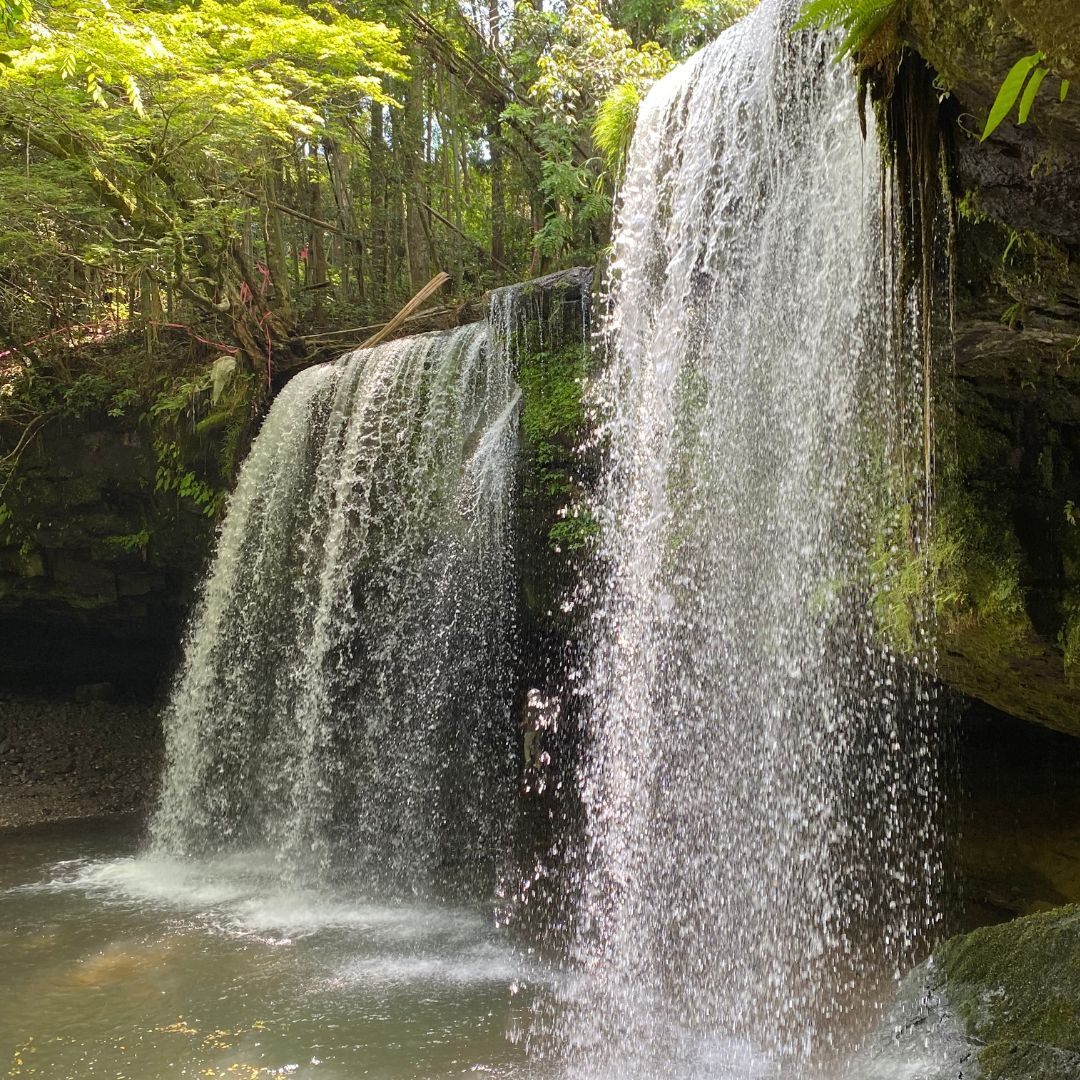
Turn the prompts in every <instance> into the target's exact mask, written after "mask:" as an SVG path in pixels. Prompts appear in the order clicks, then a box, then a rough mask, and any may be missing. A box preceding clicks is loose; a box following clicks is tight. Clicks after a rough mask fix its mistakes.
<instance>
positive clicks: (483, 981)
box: [0, 821, 541, 1080]
mask: <svg viewBox="0 0 1080 1080" xmlns="http://www.w3.org/2000/svg"><path fill="white" fill-rule="evenodd" d="M137 848H138V837H137V835H136V830H135V828H134V826H128V827H127V828H123V827H118V825H117V823H116V822H115V821H112V822H109V823H97V824H92V823H90V824H87V823H84V824H79V825H68V826H46V827H37V828H32V829H22V830H14V831H9V832H0V958H2V969H3V995H2V996H3V997H4V999H5V1004H4V1005H3V1007H2V1008H0V1066H2V1067H3V1069H4V1070H5V1071H4V1072H3V1075H4V1076H5V1077H31V1076H33V1077H43V1078H48V1080H60V1078H67V1077H71V1078H75V1080H85V1078H88V1077H105V1078H109V1080H114V1078H115V1080H119V1078H121V1077H123V1078H130V1080H149V1078H156V1077H162V1078H165V1077H170V1078H171V1077H231V1078H232V1077H237V1078H243V1080H255V1078H263V1077H276V1076H282V1077H296V1078H302V1077H317V1078H320V1080H338V1078H340V1080H346V1078H347V1080H352V1078H359V1077H370V1078H378V1080H410V1078H416V1080H436V1078H444V1077H457V1076H485V1075H486V1076H498V1077H506V1078H511V1077H518V1076H521V1075H524V1066H525V1059H526V1054H525V1049H524V1046H523V1042H522V1040H521V1038H520V1037H519V1035H518V1032H520V1031H521V1030H523V1019H524V1013H525V1011H526V1010H527V1009H528V1007H529V997H530V994H531V988H532V987H534V986H535V985H536V984H537V983H538V982H539V981H541V972H539V971H538V970H536V969H534V968H531V967H530V965H529V964H528V962H527V961H526V960H525V959H524V958H523V957H522V956H521V954H520V953H519V952H517V951H515V950H514V948H513V947H512V946H511V944H510V942H509V941H507V940H506V938H505V936H503V935H502V934H500V932H499V931H498V930H497V929H496V927H495V920H494V917H493V916H492V914H491V913H490V912H486V911H483V910H470V909H467V908H451V907H433V906H425V905H379V904H371V903H364V902H361V901H358V900H355V899H350V897H349V896H347V895H328V894H326V893H316V892H312V891H305V890H299V889H296V888H292V887H290V885H289V883H288V882H287V881H284V880H282V878H281V876H280V873H279V872H278V870H277V868H276V866H275V864H274V862H273V859H272V858H270V857H267V858H260V857H258V856H248V857H245V858H244V859H240V860H229V861H220V862H217V863H215V864H191V863H188V864H179V863H168V862H155V861H151V860H148V859H146V858H143V857H140V856H139V854H138V851H137ZM536 1075H538V1074H537V1073H536V1071H535V1069H530V1070H529V1076H530V1077H534V1076H536Z"/></svg>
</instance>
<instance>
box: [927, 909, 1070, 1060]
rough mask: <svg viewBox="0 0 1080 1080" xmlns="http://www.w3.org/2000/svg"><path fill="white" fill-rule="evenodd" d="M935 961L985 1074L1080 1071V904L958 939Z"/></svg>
mask: <svg viewBox="0 0 1080 1080" xmlns="http://www.w3.org/2000/svg"><path fill="white" fill-rule="evenodd" d="M935 968H936V972H935V974H937V975H938V976H939V978H940V980H941V981H940V983H939V985H940V986H941V989H942V994H943V997H944V1000H945V1001H946V1002H947V1004H948V1007H949V1008H950V1009H951V1010H952V1012H953V1013H954V1014H955V1016H956V1017H957V1019H958V1020H959V1021H960V1022H961V1024H962V1025H963V1027H964V1030H965V1031H966V1032H967V1033H968V1034H969V1035H970V1036H971V1037H972V1038H973V1039H975V1040H977V1041H978V1043H979V1044H981V1048H980V1049H979V1052H978V1062H979V1067H980V1069H981V1070H982V1075H983V1077H984V1080H1076V1077H1078V1076H1080V906H1075V905H1073V906H1069V907H1064V908H1060V909H1057V910H1055V911H1048V912H1044V913H1041V914H1038V915H1029V916H1027V917H1025V918H1023V919H1015V920H1014V921H1012V922H1009V923H1004V924H1002V925H1000V926H987V927H983V928H982V929H981V930H976V931H974V932H973V933H970V934H966V935H965V936H963V937H959V938H953V939H952V940H950V941H947V942H946V943H945V944H944V945H943V946H942V947H941V948H940V949H939V950H938V952H937V954H936V957H935Z"/></svg>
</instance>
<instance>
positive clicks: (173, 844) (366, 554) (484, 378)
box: [152, 296, 520, 895]
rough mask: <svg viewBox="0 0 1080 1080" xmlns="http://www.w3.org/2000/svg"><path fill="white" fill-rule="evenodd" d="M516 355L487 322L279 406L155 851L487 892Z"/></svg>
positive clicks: (231, 552) (324, 372)
mask: <svg viewBox="0 0 1080 1080" xmlns="http://www.w3.org/2000/svg"><path fill="white" fill-rule="evenodd" d="M496 298H497V300H498V296H497V297H496ZM498 302H499V303H500V304H504V300H498ZM511 359H512V358H511V356H510V348H509V345H508V344H507V343H505V342H500V341H499V340H498V339H497V338H496V336H494V335H493V334H492V333H491V332H490V331H489V328H488V325H487V324H484V323H481V324H478V325H474V326H466V327H462V328H460V329H457V330H452V331H449V332H445V333H434V334H427V335H423V336H419V337H414V338H409V339H405V340H402V341H396V342H393V343H391V344H387V345H382V346H379V347H378V348H375V349H369V350H358V351H356V352H353V353H350V354H348V355H346V356H343V357H342V358H341V359H339V360H338V361H337V362H336V363H332V364H326V365H322V366H319V367H314V368H311V369H309V370H307V371H304V372H302V373H301V374H299V375H297V376H295V377H294V378H293V379H292V380H291V381H290V382H289V383H288V385H287V386H286V387H285V389H284V390H283V391H282V392H281V394H280V395H279V396H278V397H277V399H276V400H275V401H274V404H273V407H272V408H271V410H270V413H269V415H268V417H267V419H266V421H265V423H264V425H263V428H262V430H261V431H260V433H259V435H258V437H257V439H256V440H255V443H254V445H253V447H252V450H251V453H250V455H249V456H248V458H247V460H246V461H245V463H244V466H243V469H242V471H241V474H240V477H239V481H238V484H237V488H236V491H235V494H234V495H233V496H232V499H231V501H230V503H229V507H228V513H227V515H226V518H225V521H224V524H223V526H222V529H221V534H220V537H219V542H218V547H217V553H216V557H215V559H214V563H213V566H212V568H211V570H210V573H209V576H208V578H207V580H206V583H205V585H204V588H203V592H202V596H201V600H200V603H199V605H198V609H197V612H196V615H195V617H194V619H193V622H192V625H191V629H190V632H189V635H188V639H187V641H186V648H185V655H184V660H183V665H182V670H181V672H180V674H179V676H178V679H177V682H176V686H175V689H174V692H173V695H172V699H171V702H170V704H169V707H168V711H167V714H166V717H165V727H166V736H167V768H166V774H165V779H164V789H163V794H162V798H161V801H160V805H159V808H158V811H157V814H156V816H155V819H154V821H153V826H152V835H153V846H154V848H155V850H156V851H157V852H159V853H162V854H171V855H194V856H207V855H220V854H225V853H231V852H235V851H252V850H255V851H259V850H265V851H266V852H267V853H268V857H269V858H270V859H278V860H280V861H282V862H284V863H286V864H287V865H288V866H289V867H290V868H295V867H302V868H304V869H305V871H306V872H307V873H309V874H321V873H333V874H336V875H346V874H347V875H350V876H352V877H353V878H355V880H356V881H357V882H358V883H359V884H360V886H361V888H362V889H363V890H364V891H367V892H370V893H379V894H382V895H386V894H391V895H413V894H420V895H424V894H428V893H430V892H432V891H433V890H439V889H442V888H444V887H449V886H453V887H455V888H457V887H463V886H466V885H468V884H469V883H470V882H475V881H477V880H480V881H482V882H483V883H484V884H485V885H486V888H488V889H490V888H491V885H492V880H491V878H492V874H493V873H494V872H495V871H496V869H497V866H498V863H499V860H500V858H501V857H502V853H503V852H504V850H505V847H506V840H507V837H506V835H505V833H506V832H507V830H508V828H509V825H508V822H509V821H510V820H511V813H512V806H513V797H514V792H515V780H514V767H515V760H516V759H515V735H516V732H515V729H514V725H513V723H512V722H511V718H510V701H509V695H510V693H511V689H512V688H511V687H510V686H509V680H508V679H507V675H506V672H507V665H508V663H509V660H510V655H511V649H512V637H513V604H512V594H511V592H510V589H511V565H510V557H509V555H508V552H509V550H510V546H509V543H508V538H507V533H508V529H509V527H510V515H511V501H512V488H513V476H514V470H515V452H516V438H517V435H516V430H517V424H516V415H517V406H518V401H519V398H520V392H519V391H518V389H517V386H516V383H515V379H514V374H513V372H512V370H511Z"/></svg>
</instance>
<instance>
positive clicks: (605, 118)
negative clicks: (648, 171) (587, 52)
mask: <svg viewBox="0 0 1080 1080" xmlns="http://www.w3.org/2000/svg"><path fill="white" fill-rule="evenodd" d="M640 104H641V94H640V92H639V90H638V88H637V86H636V84H634V83H632V82H621V83H619V85H618V86H616V87H615V89H614V90H612V91H611V92H610V93H609V94H608V95H607V97H605V98H604V100H603V101H602V102H600V107H599V108H598V109H597V111H596V120H595V121H594V123H593V129H592V131H593V141H594V142H595V143H596V145H597V148H598V149H599V150H600V153H601V154H602V155H603V157H604V163H605V164H606V165H607V167H608V170H609V171H610V172H611V173H613V174H614V175H615V176H616V177H617V178H618V179H622V176H623V173H624V172H625V171H626V161H627V158H628V157H629V155H630V142H631V140H632V139H633V137H634V125H635V124H636V123H637V114H638V107H639V106H640Z"/></svg>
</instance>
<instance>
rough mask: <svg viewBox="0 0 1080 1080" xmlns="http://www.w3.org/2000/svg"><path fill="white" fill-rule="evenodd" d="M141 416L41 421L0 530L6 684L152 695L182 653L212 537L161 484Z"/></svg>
mask: <svg viewBox="0 0 1080 1080" xmlns="http://www.w3.org/2000/svg"><path fill="white" fill-rule="evenodd" d="M159 468H160V463H159V462H158V460H157V455H156V454H155V450H154V438H153V435H152V433H151V431H150V430H149V428H148V427H147V426H146V425H145V424H144V423H137V422H136V423H132V422H128V421H125V420H124V419H122V418H110V417H108V416H106V415H104V414H94V413H91V414H89V415H86V416H83V417H80V418H67V419H63V420H58V421H56V422H55V423H52V424H50V425H48V426H46V427H45V429H44V430H43V431H42V432H41V433H40V434H39V435H38V436H37V438H36V439H35V440H34V442H33V443H32V444H31V445H30V446H29V447H28V448H27V449H26V451H25V452H24V453H23V455H22V458H21V460H20V462H19V467H18V472H17V474H16V478H15V480H14V481H13V482H12V484H10V485H9V487H8V490H7V491H6V493H5V507H6V508H7V519H6V520H5V521H4V523H3V524H2V525H0V638H2V639H3V641H4V648H3V649H2V650H0V681H2V682H3V683H4V684H6V685H9V686H12V685H20V686H24V687H26V688H28V689H42V690H49V691H51V690H64V689H70V688H72V687H74V686H77V685H79V684H105V683H111V684H116V685H117V686H118V687H122V688H125V689H127V688H132V689H137V690H139V691H142V692H152V691H153V690H154V689H156V688H157V686H158V684H159V682H160V680H161V679H162V677H163V675H164V673H165V671H166V670H167V669H168V667H169V663H170V660H171V657H172V656H173V654H174V653H175V650H176V649H177V646H178V642H179V638H180V634H181V628H182V623H183V618H184V613H185V610H186V607H187V603H188V601H189V599H190V596H191V593H192V590H193V588H194V585H195V582H196V579H197V578H198V575H199V573H200V571H201V569H202V566H203V564H204V561H205V559H206V556H207V553H208V551H209V545H210V542H211V539H212V536H213V530H214V523H213V521H212V520H211V519H210V518H209V517H207V516H206V514H205V513H204V512H203V509H202V508H200V507H199V506H198V505H196V504H195V503H193V502H192V501H191V500H190V499H187V498H184V497H181V496H180V495H179V494H178V493H177V492H171V493H170V492H162V491H158V490H156V488H157V487H158V484H157V473H158V469H159Z"/></svg>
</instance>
